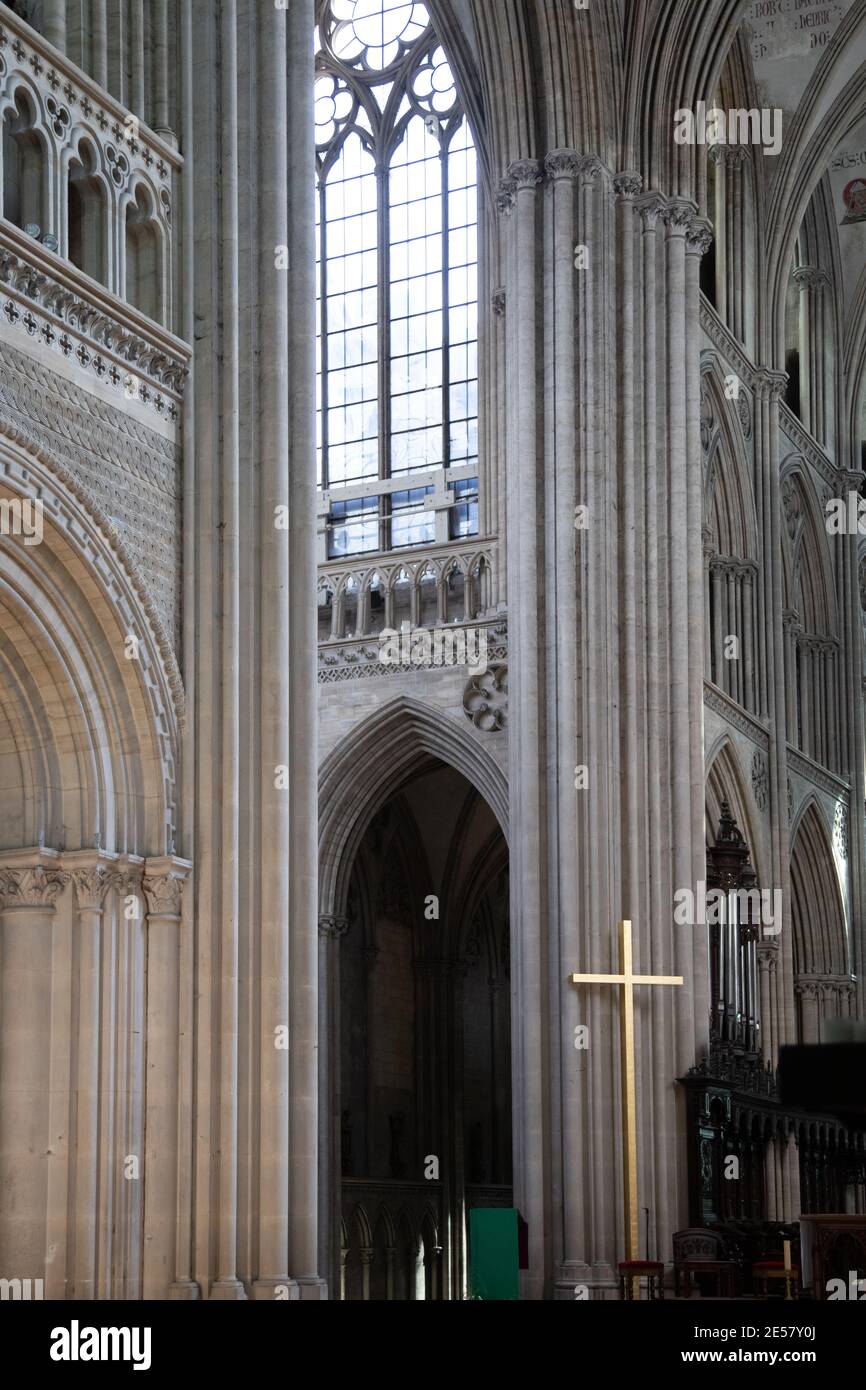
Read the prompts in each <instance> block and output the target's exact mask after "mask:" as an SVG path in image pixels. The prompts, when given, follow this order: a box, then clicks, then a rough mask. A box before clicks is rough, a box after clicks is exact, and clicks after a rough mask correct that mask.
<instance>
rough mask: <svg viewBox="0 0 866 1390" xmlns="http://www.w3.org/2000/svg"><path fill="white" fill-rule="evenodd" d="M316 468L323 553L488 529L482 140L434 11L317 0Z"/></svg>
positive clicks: (401, 4)
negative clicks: (482, 483) (481, 394)
mask: <svg viewBox="0 0 866 1390" xmlns="http://www.w3.org/2000/svg"><path fill="white" fill-rule="evenodd" d="M318 19H319V28H318V30H317V35H316V48H317V59H316V91H315V118H316V140H317V185H318V186H317V225H316V235H317V262H318V324H317V328H318V336H317V350H318V374H317V383H318V396H317V418H318V465H319V484H320V487H321V489H322V490H323V494H325V496H326V498H327V502H328V542H329V543H328V553H329V556H331V557H335V556H336V557H339V556H340V555H350V554H360V553H367V552H373V551H377V550H388V549H391V548H402V547H408V546H415V545H421V544H426V543H433V542H436V541H447V540H449V539H451V538H455V537H465V536H467V535H473V534H477V530H478V500H477V498H478V482H477V477H478V464H477V459H478V346H477V345H478V332H477V320H478V311H477V301H478V294H477V203H478V199H477V185H476V161H475V148H474V144H473V140H472V135H471V132H470V129H469V124H468V121H467V119H466V115H465V112H464V110H463V108H462V105H461V103H460V98H459V95H458V92H457V88H456V85H455V82H454V78H453V74H452V72H451V68H450V66H449V63H448V60H447V57H446V55H445V52H444V50H443V49H442V47H441V45H440V44H439V42H438V39H437V37H436V34H435V31H434V29H433V26H432V24H431V21H430V16H429V13H428V11H427V8H426V6H425V5H423V4H420V3H409V0H321V3H320V4H319V9H318Z"/></svg>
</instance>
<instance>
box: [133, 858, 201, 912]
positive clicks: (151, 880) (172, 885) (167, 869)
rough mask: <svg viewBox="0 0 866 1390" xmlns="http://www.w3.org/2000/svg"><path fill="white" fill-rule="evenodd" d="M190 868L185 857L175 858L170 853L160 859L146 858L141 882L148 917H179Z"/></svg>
mask: <svg viewBox="0 0 866 1390" xmlns="http://www.w3.org/2000/svg"><path fill="white" fill-rule="evenodd" d="M191 868H192V865H191V864H189V863H188V862H187V861H186V860H185V859H175V858H174V857H172V856H170V855H167V856H165V857H164V858H162V859H148V861H147V863H146V865H145V873H144V877H143V879H142V884H141V886H142V888H143V890H144V896H145V900H146V902H147V915H148V918H152V917H170V918H175V919H179V918H180V914H181V905H182V902H183V886H184V884H185V882H186V880H187V879H188V878H189V875H190V870H191Z"/></svg>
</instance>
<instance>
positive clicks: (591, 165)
mask: <svg viewBox="0 0 866 1390" xmlns="http://www.w3.org/2000/svg"><path fill="white" fill-rule="evenodd" d="M599 175H601V177H602V179H603V180H604V181H605V182H607V183H608V184H609V183H610V179H611V173H610V170H609V169H608V167H607V165H606V164H605V163H604V160H602V159H599V157H598V155H597V154H585V155H582V156H581V160H580V182H581V185H583V186H586V185H588V184H593V183H595V180H596V179H597V178H598V176H599Z"/></svg>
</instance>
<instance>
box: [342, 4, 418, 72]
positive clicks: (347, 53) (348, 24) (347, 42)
mask: <svg viewBox="0 0 866 1390" xmlns="http://www.w3.org/2000/svg"><path fill="white" fill-rule="evenodd" d="M330 9H331V21H332V22H331V25H330V33H329V37H330V42H331V48H332V49H333V52H334V55H335V57H337V58H339V59H340V61H341V62H344V63H354V62H357V61H358V60H359V59H360V61H361V62H362V63H363V65H364V66H365V67H367V68H370V69H374V70H378V71H382V70H384V69H385V68H389V67H390V66H391V64H392V63H394V62H395V61H396V60H397V58H398V57H399V56H400V47H401V45H402V46H403V47H404V48H406V47H408V46H409V45H410V44H412V43H414V41H415V40H416V39H418V38H420V37H421V35H422V34H423V33H424V32H425V30H426V29H427V28H428V27H429V24H430V17H429V15H428V14H427V10H426V8H425V7H424V5H422V4H420V3H418V0H332V3H331V7H330Z"/></svg>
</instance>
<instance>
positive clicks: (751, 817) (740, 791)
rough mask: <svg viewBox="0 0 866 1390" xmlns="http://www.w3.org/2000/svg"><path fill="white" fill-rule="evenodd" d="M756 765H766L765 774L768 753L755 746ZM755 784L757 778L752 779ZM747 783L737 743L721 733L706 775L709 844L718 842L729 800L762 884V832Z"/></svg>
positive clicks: (764, 767) (732, 813)
mask: <svg viewBox="0 0 866 1390" xmlns="http://www.w3.org/2000/svg"><path fill="white" fill-rule="evenodd" d="M754 767H757V768H759V769H760V768H763V769H764V773H765V775H766V755H765V754H764V753H763V752H761V750H759V749H756V750H755V763H754V764H753V772H754ZM753 784H754V779H753ZM747 785H748V782H747V778H746V776H745V775H744V773H743V770H742V768H741V766H740V760H739V757H738V755H737V750H736V748H735V746H734V743H733V741H732V739H731V738H730V736H729V735H728V734H721V735H720V737H719V738H718V740H717V741H716V743H715V744H714V745H713V747H712V748H711V749H710V752H709V755H708V757H707V776H706V833H707V845H708V846H709V847H712V846H713V845H714V844H715V842H716V834H717V831H718V828H719V820H720V819H721V809H722V802H723V801H726V802H727V803H728V806H729V807H730V811H731V815H732V816H733V817H734V820H735V821H736V822H737V825H738V826H739V828H740V834H741V835H742V836H743V839H744V840H745V841H746V844H747V845H748V846H749V852H750V855H751V859H752V864H753V865H754V868H755V871H756V873H757V875H758V882H759V884H764V885H766V879H764V878H762V875H761V869H762V859H763V849H764V846H763V837H762V835H761V834H760V832H759V829H758V825H757V821H756V817H755V814H754V811H753V809H752V807H753V804H754V794H753V795H752V796H750V795H749V793H748V792H747V790H746V787H747Z"/></svg>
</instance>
